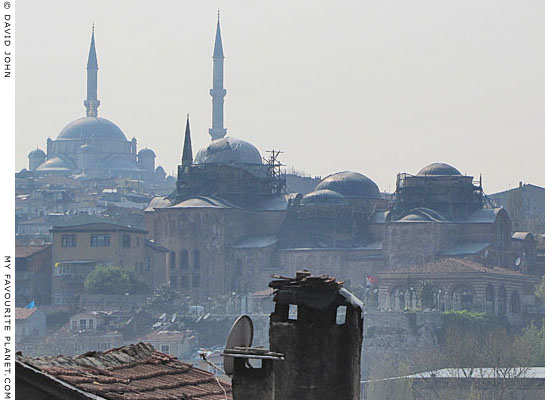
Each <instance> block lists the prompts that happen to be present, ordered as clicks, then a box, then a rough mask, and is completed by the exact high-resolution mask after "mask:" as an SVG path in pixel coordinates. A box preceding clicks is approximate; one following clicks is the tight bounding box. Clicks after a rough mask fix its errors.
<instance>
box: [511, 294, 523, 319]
mask: <svg viewBox="0 0 560 400" xmlns="http://www.w3.org/2000/svg"><path fill="white" fill-rule="evenodd" d="M511 312H512V314H519V313H520V312H521V300H520V299H519V293H517V292H513V293H512V294H511Z"/></svg>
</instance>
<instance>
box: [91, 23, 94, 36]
mask: <svg viewBox="0 0 560 400" xmlns="http://www.w3.org/2000/svg"><path fill="white" fill-rule="evenodd" d="M94 32H95V21H93V22H92V23H91V33H94Z"/></svg>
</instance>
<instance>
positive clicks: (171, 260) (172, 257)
mask: <svg viewBox="0 0 560 400" xmlns="http://www.w3.org/2000/svg"><path fill="white" fill-rule="evenodd" d="M169 268H175V252H174V251H172V252H171V253H169Z"/></svg>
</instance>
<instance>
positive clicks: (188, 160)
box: [181, 114, 193, 167]
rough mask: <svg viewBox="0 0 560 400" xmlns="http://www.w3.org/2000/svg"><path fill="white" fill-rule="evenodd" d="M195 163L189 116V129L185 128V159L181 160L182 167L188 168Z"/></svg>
mask: <svg viewBox="0 0 560 400" xmlns="http://www.w3.org/2000/svg"><path fill="white" fill-rule="evenodd" d="M192 162H193V158H192V145H191V127H190V123H189V116H188V114H187V127H186V128H185V143H184V144H183V157H182V158H181V166H182V167H187V166H189V165H191V164H192Z"/></svg>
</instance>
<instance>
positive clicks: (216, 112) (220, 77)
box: [209, 11, 227, 140]
mask: <svg viewBox="0 0 560 400" xmlns="http://www.w3.org/2000/svg"><path fill="white" fill-rule="evenodd" d="M212 59H213V61H214V68H213V74H212V78H213V79H212V89H210V96H212V128H210V129H209V133H210V136H212V140H215V139H220V138H223V137H224V136H225V135H226V133H227V129H225V128H224V97H225V95H226V90H225V89H224V50H223V48H222V34H221V31H220V12H219V11H218V24H217V27H216V40H215V41H214V54H213V55H212Z"/></svg>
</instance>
